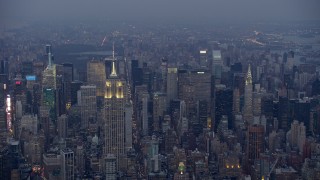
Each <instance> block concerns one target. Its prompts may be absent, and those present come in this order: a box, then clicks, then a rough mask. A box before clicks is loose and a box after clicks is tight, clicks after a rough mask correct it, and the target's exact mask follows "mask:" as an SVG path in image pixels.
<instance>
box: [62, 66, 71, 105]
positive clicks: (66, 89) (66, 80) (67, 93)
mask: <svg viewBox="0 0 320 180" xmlns="http://www.w3.org/2000/svg"><path fill="white" fill-rule="evenodd" d="M62 67H63V68H62V69H63V95H64V102H65V107H66V109H67V110H68V109H69V108H70V107H71V82H72V81H73V64H71V63H63V64H62Z"/></svg>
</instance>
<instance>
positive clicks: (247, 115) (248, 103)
mask: <svg viewBox="0 0 320 180" xmlns="http://www.w3.org/2000/svg"><path fill="white" fill-rule="evenodd" d="M243 119H244V121H245V122H246V123H247V124H252V121H253V110H252V75H251V66H250V64H249V67H248V72H247V77H246V84H245V90H244V110H243Z"/></svg>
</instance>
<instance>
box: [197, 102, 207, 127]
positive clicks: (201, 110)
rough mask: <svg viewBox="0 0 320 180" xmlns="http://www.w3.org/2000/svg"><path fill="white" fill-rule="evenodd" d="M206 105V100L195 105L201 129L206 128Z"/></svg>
mask: <svg viewBox="0 0 320 180" xmlns="http://www.w3.org/2000/svg"><path fill="white" fill-rule="evenodd" d="M208 103H209V102H208V101H206V100H200V101H198V103H197V113H198V120H199V124H201V125H202V127H203V128H207V124H208V122H207V120H208Z"/></svg>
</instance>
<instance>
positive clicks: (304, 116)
mask: <svg viewBox="0 0 320 180" xmlns="http://www.w3.org/2000/svg"><path fill="white" fill-rule="evenodd" d="M310 111H311V107H310V102H309V101H305V100H299V101H296V103H295V105H294V119H295V120H298V121H299V122H303V123H304V125H305V126H306V133H307V134H308V133H310Z"/></svg>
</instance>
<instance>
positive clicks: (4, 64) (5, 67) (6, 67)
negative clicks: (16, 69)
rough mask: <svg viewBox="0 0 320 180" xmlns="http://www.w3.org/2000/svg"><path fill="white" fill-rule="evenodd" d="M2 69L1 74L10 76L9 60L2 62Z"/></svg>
mask: <svg viewBox="0 0 320 180" xmlns="http://www.w3.org/2000/svg"><path fill="white" fill-rule="evenodd" d="M0 65H1V69H0V74H7V75H8V74H9V61H8V60H2V61H1V64H0Z"/></svg>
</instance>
